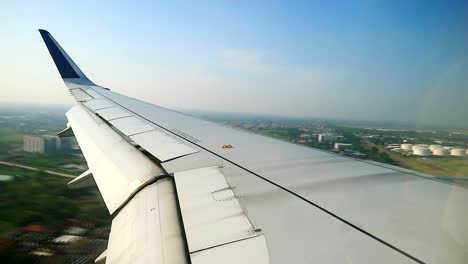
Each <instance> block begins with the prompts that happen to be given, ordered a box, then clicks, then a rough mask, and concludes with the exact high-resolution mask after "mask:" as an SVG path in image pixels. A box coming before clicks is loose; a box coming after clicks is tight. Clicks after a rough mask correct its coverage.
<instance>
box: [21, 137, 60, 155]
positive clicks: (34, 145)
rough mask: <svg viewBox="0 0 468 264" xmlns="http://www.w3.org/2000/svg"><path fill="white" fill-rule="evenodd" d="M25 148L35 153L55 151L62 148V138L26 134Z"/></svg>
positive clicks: (24, 139)
mask: <svg viewBox="0 0 468 264" xmlns="http://www.w3.org/2000/svg"><path fill="white" fill-rule="evenodd" d="M23 143H24V144H23V150H24V151H26V152H33V153H54V152H56V151H58V150H60V138H58V137H56V136H39V137H36V136H24V138H23Z"/></svg>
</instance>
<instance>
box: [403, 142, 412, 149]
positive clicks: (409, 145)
mask: <svg viewBox="0 0 468 264" xmlns="http://www.w3.org/2000/svg"><path fill="white" fill-rule="evenodd" d="M401 149H402V150H412V149H413V144H408V143H405V144H401Z"/></svg>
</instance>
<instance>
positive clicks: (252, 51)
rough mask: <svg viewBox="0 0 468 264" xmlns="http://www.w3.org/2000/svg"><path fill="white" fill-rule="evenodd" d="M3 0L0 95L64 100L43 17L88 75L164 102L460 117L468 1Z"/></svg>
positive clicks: (467, 61)
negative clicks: (42, 31)
mask: <svg viewBox="0 0 468 264" xmlns="http://www.w3.org/2000/svg"><path fill="white" fill-rule="evenodd" d="M6 2H8V3H0V9H1V10H2V11H3V12H2V16H1V17H0V22H1V23H2V28H3V30H4V31H5V32H4V34H2V35H3V36H4V40H3V41H2V42H1V43H0V50H1V51H0V55H1V56H2V58H4V63H2V65H0V72H2V74H5V73H6V75H5V76H2V79H1V80H0V85H1V86H0V87H2V94H3V96H2V97H3V98H2V99H0V101H7V102H51V103H72V99H71V98H70V96H68V95H67V92H66V90H65V89H64V87H63V84H62V83H61V80H60V78H59V75H58V72H57V70H56V69H55V66H54V65H53V62H52V60H51V59H50V58H49V55H48V53H47V50H46V48H45V46H44V44H43V43H42V41H41V39H40V36H39V34H38V32H37V28H44V29H47V30H49V31H50V32H51V33H52V34H53V35H54V37H55V38H56V39H57V40H58V41H59V43H61V45H62V46H63V47H64V49H65V50H66V51H67V52H68V53H69V54H70V55H71V57H72V58H73V59H74V60H75V61H76V62H77V64H78V65H79V66H80V67H81V68H82V70H83V71H84V72H85V73H86V74H87V75H88V77H90V78H91V79H92V80H93V81H95V82H96V83H98V84H100V85H103V86H107V87H110V88H111V89H112V90H114V91H116V92H119V93H123V94H126V95H129V96H132V97H136V98H138V99H142V100H145V101H148V102H151V103H155V104H159V105H162V106H166V107H170V108H177V109H198V110H215V111H234V112H256V113H269V114H282V115H288V116H310V117H325V118H343V119H366V120H394V121H410V122H414V123H416V124H418V123H420V124H431V123H433V124H448V125H465V124H460V123H463V122H464V123H467V122H468V121H467V118H466V116H467V114H468V107H466V105H467V103H468V87H467V86H468V85H467V80H468V51H467V49H466V47H468V23H467V22H468V4H467V2H466V1H376V0H369V1H322V2H319V1H294V2H293V1H164V2H162V1H125V2H124V1H122V2H118V1H108V2H106V1H40V2H39V1H21V3H20V1H16V2H15V1H6ZM253 2H254V3H253ZM466 125H468V124H466Z"/></svg>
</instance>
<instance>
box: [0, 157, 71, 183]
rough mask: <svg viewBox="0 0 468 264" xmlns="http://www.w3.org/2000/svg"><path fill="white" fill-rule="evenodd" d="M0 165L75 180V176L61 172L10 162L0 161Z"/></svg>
mask: <svg viewBox="0 0 468 264" xmlns="http://www.w3.org/2000/svg"><path fill="white" fill-rule="evenodd" d="M0 165H6V166H10V167H17V168H22V169H26V170H32V171H44V172H46V173H48V174H51V175H55V176H60V177H65V178H70V179H74V178H76V176H75V175H71V174H66V173H61V172H56V171H50V170H43V169H39V168H35V167H30V166H25V165H21V164H16V163H11V162H5V161H0Z"/></svg>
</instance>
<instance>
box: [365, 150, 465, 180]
mask: <svg viewBox="0 0 468 264" xmlns="http://www.w3.org/2000/svg"><path fill="white" fill-rule="evenodd" d="M369 144H372V143H369ZM373 146H376V147H377V148H378V149H379V152H385V153H387V154H388V155H389V156H390V158H391V159H393V160H395V161H397V162H398V164H399V166H401V167H404V168H407V169H411V170H415V171H418V172H422V173H426V174H430V175H438V176H439V175H442V176H468V159H466V158H458V157H427V158H422V157H414V156H410V157H407V156H403V155H401V154H399V153H395V152H392V151H389V150H387V149H385V148H384V147H382V146H377V145H373Z"/></svg>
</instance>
